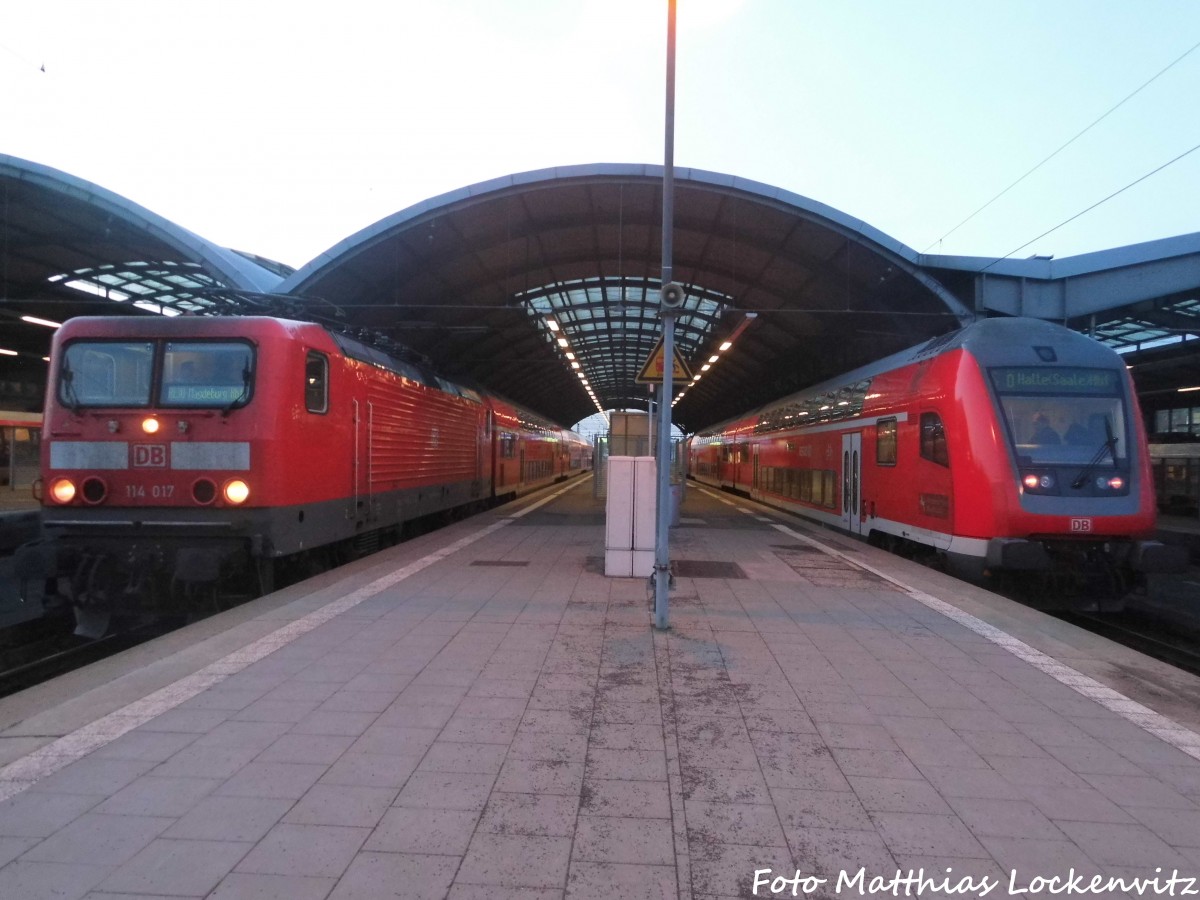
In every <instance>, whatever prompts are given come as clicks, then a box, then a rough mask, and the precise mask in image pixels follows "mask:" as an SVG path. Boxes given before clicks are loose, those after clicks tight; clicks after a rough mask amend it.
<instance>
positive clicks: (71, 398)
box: [62, 359, 83, 416]
mask: <svg viewBox="0 0 1200 900" xmlns="http://www.w3.org/2000/svg"><path fill="white" fill-rule="evenodd" d="M62 384H63V400H65V401H66V402H67V406H68V407H69V408H70V410H71V412H72V414H74V415H76V416H77V415H79V407H80V406H82V405H83V404H81V403H80V402H79V395H78V394H76V393H75V373H74V372H72V371H71V366H70V364H69V363H68V362H67V361H66V360H65V359H64V360H63V365H62Z"/></svg>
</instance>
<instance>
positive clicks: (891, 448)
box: [875, 419, 896, 466]
mask: <svg viewBox="0 0 1200 900" xmlns="http://www.w3.org/2000/svg"><path fill="white" fill-rule="evenodd" d="M875 462H876V464H877V465H880V466H894V465H895V464H896V420H895V419H880V420H879V422H878V424H877V425H876V426H875Z"/></svg>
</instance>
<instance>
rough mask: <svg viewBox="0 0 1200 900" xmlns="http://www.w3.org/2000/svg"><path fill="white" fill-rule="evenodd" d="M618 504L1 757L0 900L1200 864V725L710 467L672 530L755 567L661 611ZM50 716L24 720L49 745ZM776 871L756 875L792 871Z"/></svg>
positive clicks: (682, 891) (507, 531) (609, 892)
mask: <svg viewBox="0 0 1200 900" xmlns="http://www.w3.org/2000/svg"><path fill="white" fill-rule="evenodd" d="M596 512H597V506H596V502H595V501H593V500H592V499H591V495H590V487H589V486H587V485H586V484H581V485H577V486H575V488H574V489H573V490H571V491H569V492H568V493H566V494H565V495H563V496H562V497H561V498H559V499H557V500H555V501H554V502H553V504H552V505H550V506H547V507H545V508H543V509H541V510H538V511H535V512H532V513H530V514H528V515H526V516H524V517H522V518H519V519H514V520H512V521H510V522H509V523H508V524H506V525H504V526H503V527H498V528H495V529H494V530H492V531H490V532H489V533H487V534H486V535H484V536H483V537H481V538H479V539H478V540H476V541H474V542H473V543H468V544H464V545H462V546H461V549H458V550H457V552H455V553H453V554H451V555H446V556H445V558H442V559H439V560H437V561H435V562H433V563H432V564H430V565H428V566H426V567H425V568H420V569H416V570H414V571H412V573H411V574H409V575H408V576H407V577H404V578H402V579H400V580H396V581H395V583H394V584H392V585H391V586H387V587H384V588H383V589H382V590H379V591H378V593H372V590H374V589H373V588H369V589H366V590H365V593H364V594H363V595H362V596H365V599H362V600H361V602H358V603H357V605H353V606H350V607H349V608H346V609H345V610H344V611H342V612H340V614H338V615H336V616H333V617H332V618H329V619H328V621H324V622H323V623H321V624H318V625H316V626H315V627H312V628H311V630H307V631H306V632H304V633H302V634H300V636H298V637H296V638H295V639H294V640H291V641H290V642H288V643H283V644H281V645H280V646H279V647H278V649H275V650H274V651H273V652H270V653H266V654H265V655H262V656H261V658H257V660H256V661H251V662H249V664H247V665H244V666H242V667H241V668H239V667H238V666H237V665H229V664H226V668H225V669H222V670H221V671H222V672H232V674H227V675H223V676H222V677H220V678H216V677H213V678H210V681H211V684H210V685H209V686H208V687H206V688H205V689H203V690H198V691H192V692H191V693H190V694H187V692H185V693H184V694H180V696H184V695H185V694H186V695H187V696H189V697H190V699H185V700H184V701H183V702H181V703H178V704H177V705H173V706H170V708H169V709H166V711H164V712H162V713H161V714H159V715H156V716H154V717H153V718H150V719H149V720H148V721H145V722H144V723H143V724H140V725H138V726H137V727H134V728H132V729H131V730H128V731H126V732H125V733H123V734H122V735H121V736H120V737H117V738H116V739H115V740H111V741H109V742H107V743H106V742H104V741H103V740H98V741H97V742H96V744H97V749H94V750H92V751H91V752H90V753H88V754H87V755H84V756H83V757H82V758H80V759H78V760H77V761H75V762H73V763H71V764H70V765H67V766H65V767H62V768H59V769H57V771H52V772H50V774H46V775H44V777H41V778H40V780H37V781H36V782H34V783H33V784H32V785H30V786H28V787H25V784H24V783H23V782H13V781H11V779H13V778H20V777H25V778H29V777H32V776H30V775H28V773H29V772H30V771H33V769H30V768H29V767H28V764H26V768H24V769H22V768H21V765H22V763H21V761H20V760H18V761H17V762H16V763H14V764H13V765H10V766H9V767H8V769H5V770H3V771H0V778H9V779H10V782H9V783H10V788H11V785H12V784H17V788H24V789H23V790H20V791H19V792H18V793H15V796H12V797H11V798H10V799H8V800H7V801H5V802H4V803H3V804H0V864H3V868H0V897H3V898H8V897H13V898H34V897H64V898H77V897H92V898H108V900H114V898H117V897H139V898H143V900H144V898H147V897H157V896H164V897H166V896H170V897H205V896H208V897H214V898H223V900H228V898H251V897H253V898H272V897H279V898H295V900H303V898H326V897H329V898H336V900H348V898H372V900H373V898H379V897H389V896H395V897H404V898H424V897H446V896H449V897H453V898H464V900H465V898H485V897H486V898H506V897H531V898H533V897H536V898H557V897H563V896H564V895H565V896H567V897H571V898H591V897H595V898H643V897H648V898H667V897H672V898H673V897H681V898H686V897H706V898H707V897H736V896H752V895H753V882H754V873H755V871H756V870H763V869H771V870H772V874H773V875H776V876H778V875H784V876H786V877H788V878H791V877H793V876H794V875H796V873H797V872H799V873H800V874H801V875H802V876H804V877H809V878H811V879H814V880H813V881H812V882H810V883H809V884H808V885H807V886H808V887H810V888H815V891H814V893H815V895H817V896H829V897H834V896H861V895H863V894H872V893H873V894H876V895H879V896H896V895H897V893H895V892H898V895H899V896H906V895H910V896H915V895H916V890H915V888H911V889H909V891H908V892H907V894H906V891H905V889H904V888H903V887H899V888H896V887H895V878H896V876H897V871H898V870H899V872H900V873H901V874H903V875H907V874H908V873H909V870H914V871H915V870H923V871H924V873H925V875H926V876H927V877H930V878H936V879H946V878H948V876H947V872H946V870H947V869H951V870H952V872H951V875H952V880H951V882H950V886H949V889H948V890H945V891H942V892H941V893H938V892H933V893H930V892H926V893H925V896H953V897H964V896H972V897H973V896H978V894H979V891H978V890H977V889H976V890H974V891H968V890H966V889H963V888H962V887H961V886H960V880H961V879H970V880H973V881H975V882H978V883H979V884H982V883H983V882H984V881H985V880H991V881H994V882H995V883H996V885H997V886H996V887H994V889H993V890H992V891H991V893H990V896H992V897H997V896H1013V895H1015V892H1016V891H1019V890H1021V889H1022V888H1027V887H1029V885H1030V883H1031V882H1033V881H1034V879H1037V878H1039V877H1040V878H1049V877H1051V876H1055V875H1063V874H1066V873H1067V871H1068V870H1069V869H1071V868H1073V869H1074V870H1075V872H1076V873H1081V874H1084V875H1086V879H1087V880H1090V879H1091V878H1092V876H1094V875H1098V876H1101V877H1102V878H1103V879H1107V878H1108V877H1110V876H1122V877H1134V876H1137V877H1148V878H1154V877H1158V878H1160V879H1165V878H1168V877H1170V875H1171V873H1172V871H1174V870H1178V873H1179V875H1180V876H1181V877H1193V876H1200V759H1198V758H1196V757H1197V756H1200V751H1197V753H1196V754H1194V755H1193V754H1189V753H1188V752H1185V751H1184V750H1183V749H1180V747H1179V746H1173V745H1172V744H1170V743H1167V742H1166V741H1164V740H1162V739H1160V737H1158V736H1156V734H1153V733H1150V732H1148V731H1147V730H1146V728H1145V727H1142V725H1139V724H1135V722H1134V721H1130V718H1129V717H1126V716H1123V715H1122V714H1121V711H1122V710H1123V709H1124V707H1123V706H1122V705H1121V704H1122V702H1123V701H1122V700H1121V698H1119V697H1118V698H1116V699H1113V698H1107V697H1106V703H1107V706H1104V705H1101V704H1100V703H1098V702H1097V701H1096V700H1095V699H1092V698H1090V697H1088V696H1083V695H1081V694H1080V693H1079V692H1078V691H1077V690H1076V689H1075V688H1074V687H1072V686H1070V685H1069V684H1064V683H1063V680H1062V679H1061V678H1057V677H1053V676H1052V674H1048V673H1047V672H1046V671H1043V670H1042V669H1039V668H1038V667H1036V666H1035V665H1033V664H1031V663H1030V662H1029V661H1027V659H1024V658H1021V657H1020V656H1019V655H1016V654H1014V652H1012V650H1011V649H1009V648H1007V647H1006V646H1004V645H1002V644H997V643H996V642H995V641H993V640H989V639H987V638H986V637H985V636H981V635H980V634H977V633H975V632H973V631H971V630H969V629H968V628H966V627H964V626H963V625H962V624H959V623H958V622H955V621H952V620H951V619H949V618H946V617H945V616H943V615H942V614H941V613H939V612H937V611H936V610H935V609H931V608H930V607H929V606H928V605H926V604H924V603H922V602H919V601H918V599H915V598H914V596H912V594H911V593H910V592H906V591H905V590H903V589H901V587H898V586H897V585H895V584H893V583H891V582H889V581H887V580H886V579H885V578H882V577H879V576H878V575H876V574H873V573H872V572H870V571H865V570H860V569H855V568H854V567H853V566H852V565H850V564H849V563H847V562H846V561H845V559H844V558H838V557H830V556H826V555H823V554H821V553H819V552H815V551H814V550H813V549H812V548H811V547H810V546H808V545H807V544H805V543H804V542H803V541H802V540H798V539H796V538H795V537H792V536H789V535H788V534H786V533H783V532H780V531H778V530H776V529H773V528H772V527H771V525H770V524H769V523H768V522H766V521H764V520H763V519H762V518H760V517H756V516H754V515H752V514H748V513H744V512H739V511H738V510H736V509H734V508H732V507H730V506H727V505H725V504H723V503H720V502H718V501H717V500H716V499H713V498H711V497H708V496H706V495H705V494H703V493H702V492H699V491H695V490H692V491H689V494H688V499H687V503H686V505H685V510H684V520H683V524H682V525H681V526H680V527H679V528H677V529H674V530H673V532H672V554H673V556H674V557H676V558H679V559H693V560H705V561H727V562H736V563H737V564H738V567H739V569H740V572H734V574H741V575H744V576H745V577H727V578H694V579H689V578H679V579H678V582H677V585H676V589H675V591H674V593H673V594H672V611H671V624H672V628H671V630H670V631H669V632H656V631H654V630H653V629H652V628H650V625H649V613H648V590H647V583H646V582H645V581H644V580H642V579H611V578H606V577H604V575H603V574H602V571H601V560H600V558H601V557H602V555H603V529H602V527H601V526H599V525H597V524H596ZM499 515H504V513H500V514H499ZM572 517H575V518H572ZM496 518H497V515H496V514H493V515H491V516H488V517H481V518H478V519H475V520H472V521H470V522H465V523H460V524H459V525H457V526H454V528H452V529H449V530H447V531H446V532H444V533H442V534H441V535H440V536H438V535H435V536H430V537H428V538H424V539H421V541H418V542H416V543H415V544H413V545H405V546H403V547H400V548H394V549H393V550H390V551H386V552H385V554H384V555H383V556H380V557H375V558H373V560H372V561H371V562H370V564H369V565H370V569H369V571H368V570H367V569H365V568H363V567H362V564H360V567H359V571H362V572H366V573H367V576H369V577H370V578H378V577H380V576H381V573H385V572H386V571H388V570H389V569H399V568H401V567H403V566H405V565H408V564H409V563H411V561H412V560H414V559H416V558H417V556H418V555H420V554H422V553H429V552H431V548H435V547H438V546H441V545H444V544H448V543H449V542H450V541H451V540H458V539H459V538H462V537H463V536H464V535H469V534H471V533H472V532H475V531H478V530H479V529H480V528H482V527H484V525H485V524H487V523H490V522H493V521H495V520H496ZM573 521H574V522H581V523H584V524H571V523H572V522H573ZM796 527H797V526H793V528H796ZM817 536H818V537H819V538H820V539H821V540H827V541H830V542H832V543H834V544H835V545H837V546H841V547H843V549H845V550H846V551H847V552H846V556H848V557H853V556H854V555H855V554H856V553H862V554H864V557H863V558H866V555H868V548H863V549H862V550H856V549H855V547H854V546H853V545H848V543H847V542H846V541H845V539H840V540H839V539H836V538H830V537H828V536H821V535H817ZM873 552H874V551H869V553H873ZM471 563H475V564H471ZM522 563H524V564H523V565H522ZM406 571H407V570H406ZM367 576H364V577H367ZM947 583H948V582H947ZM376 586H378V585H376ZM358 589H359V590H360V591H362V590H363V589H362V588H358ZM293 590H294V589H293ZM339 590H340V593H341V594H345V593H346V592H347V590H349V588H347V587H341V588H335V587H330V586H327V587H325V588H322V589H320V590H314V591H313V592H312V593H311V594H310V595H302V594H301V593H299V592H298V593H297V596H298V597H299V599H298V600H297V602H296V603H294V604H292V605H291V606H284V607H280V608H278V609H275V610H273V611H271V612H268V613H264V614H263V615H264V618H265V619H266V620H267V621H268V622H269V623H270V625H271V627H272V628H273V627H276V626H279V625H285V624H286V623H287V622H288V621H289V620H291V619H297V618H299V617H300V616H302V615H304V614H306V613H308V612H309V611H311V610H316V609H319V608H320V607H321V605H322V604H323V603H327V602H329V601H332V600H336V599H338V597H339ZM946 599H950V600H953V598H952V597H947V598H946ZM262 630H264V631H266V630H268V629H262ZM218 668H219V667H218ZM214 671H215V670H214ZM1059 674H1060V675H1061V672H1060V673H1059ZM1197 696H1200V694H1198V695H1197ZM3 702H4V701H0V704H2V703H3ZM1185 702H1186V701H1185ZM168 705H170V704H168ZM1131 708H1132V707H1131ZM135 712H136V710H135ZM118 713H119V711H118ZM131 714H132V713H131ZM1133 718H1134V719H1137V716H1136V715H1134V716H1133ZM36 721H37V720H36V718H35V719H33V720H31V721H30V722H26V723H24V724H23V725H22V726H21V727H14V728H11V729H9V731H7V732H5V733H4V734H3V735H0V744H2V743H3V741H6V740H19V741H22V742H24V743H23V744H22V746H25V745H26V744H28V743H30V742H31V741H32V742H33V743H37V740H36V737H37V736H36V735H33V734H31V729H33V728H35V726H36ZM1139 721H1140V720H1139ZM1143 724H1144V723H1143ZM1152 724H1153V723H1152ZM1158 725H1159V726H1161V722H1159V723H1158ZM118 730H119V729H118ZM1189 733H1190V732H1186V731H1184V730H1179V731H1176V732H1174V739H1175V740H1176V743H1177V744H1178V743H1179V742H1180V739H1181V736H1182V740H1183V742H1184V744H1185V745H1186V742H1187V740H1188V738H1187V734H1189ZM1193 737H1195V735H1194V734H1193ZM49 739H50V737H49V736H46V737H44V739H43V743H44V742H45V741H48V740H49ZM1198 741H1200V739H1198ZM89 746H90V745H89ZM1197 746H1200V742H1198V744H1197ZM14 766H15V767H16V768H14ZM35 768H36V767H35ZM49 768H53V766H50V767H49ZM49 768H48V769H47V770H46V771H49ZM22 772H24V773H26V774H25V775H21V773H22ZM5 773H7V774H5ZM14 773H15V774H14ZM12 790H15V788H12ZM860 870H861V871H862V873H863V876H862V877H863V881H862V882H861V883H851V884H848V885H847V884H843V885H842V886H841V890H840V892H839V891H838V890H837V888H838V883H837V882H838V878H839V876H840V875H841V873H845V874H844V876H842V877H844V878H853V877H854V876H856V875H857V874H858V873H859V872H860ZM875 878H878V879H880V880H879V881H878V882H877V883H876V885H875V888H876V889H875V890H874V891H871V890H869V889H868V888H869V887H870V882H871V880H872V879H875ZM1010 878H1012V879H1013V884H1012V886H1010V883H1009V880H1010ZM816 879H826V880H827V882H826V883H825V884H823V885H818V884H816V881H815V880H816ZM856 884H861V885H862V886H863V888H864V890H863V891H861V892H860V891H859V890H858V889H857V887H856ZM777 887H778V888H779V890H778V891H777V892H776V893H772V892H771V890H770V886H769V885H767V884H764V885H761V886H760V887H759V888H758V896H792V893H791V886H790V884H787V885H783V884H780V885H777ZM1183 887H1184V885H1182V884H1181V885H1180V886H1179V887H1178V888H1177V889H1176V895H1182V890H1183ZM1195 887H1196V889H1197V890H1200V884H1197V885H1195ZM1090 893H1091V895H1092V896H1117V897H1119V896H1129V897H1136V896H1150V895H1153V894H1154V891H1153V890H1151V889H1150V888H1147V887H1145V886H1143V889H1142V890H1140V891H1139V890H1138V889H1135V888H1130V889H1129V890H1125V891H1121V890H1113V891H1097V890H1095V889H1092V890H1091V891H1090ZM1021 896H1027V897H1028V896H1050V893H1049V892H1047V891H1038V890H1031V891H1029V892H1028V893H1026V894H1022V895H1021Z"/></svg>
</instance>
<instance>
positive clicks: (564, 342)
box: [542, 316, 604, 415]
mask: <svg viewBox="0 0 1200 900" xmlns="http://www.w3.org/2000/svg"><path fill="white" fill-rule="evenodd" d="M542 321H543V322H545V324H546V328H547V329H548V330H549V332H550V335H551V336H552V337H553V338H554V342H555V343H556V344H557V345H558V348H559V350H561V351H562V354H563V356H565V357H566V359H567V361H568V362H569V363H570V364H571V370H572V371H573V372H574V373H575V374H576V375H578V376H579V383H580V384H581V385H583V389H584V390H585V391H587V395H588V397H589V398H590V399H591V401H592V405H594V406H595V407H596V411H597V412H599V413H600V414H601V415H603V414H604V407H603V406H601V405H600V401H599V400H597V399H596V395H595V393H593V391H592V386H591V385H590V384H588V380H587V375H586V374H585V373H584V372H583V367H582V366H581V365H580V363H579V362H578V361H577V360H576V357H575V353H574V352H573V351H572V350H571V342H570V341H569V340H568V339H567V337H566V334H565V333H564V332H563V328H562V326H561V325H559V324H558V321H557V320H555V319H553V318H551V317H549V316H546V317H545V318H543V319H542Z"/></svg>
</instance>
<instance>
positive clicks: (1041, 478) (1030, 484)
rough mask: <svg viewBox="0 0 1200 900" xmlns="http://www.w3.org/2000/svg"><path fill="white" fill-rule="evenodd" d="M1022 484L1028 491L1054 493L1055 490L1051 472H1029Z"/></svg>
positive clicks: (1022, 479)
mask: <svg viewBox="0 0 1200 900" xmlns="http://www.w3.org/2000/svg"><path fill="white" fill-rule="evenodd" d="M1021 483H1022V484H1023V485H1025V489H1026V490H1027V491H1052V490H1054V488H1055V482H1054V476H1053V475H1051V474H1050V473H1049V472H1042V473H1039V472H1027V473H1025V475H1024V476H1023V477H1022V478H1021Z"/></svg>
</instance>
